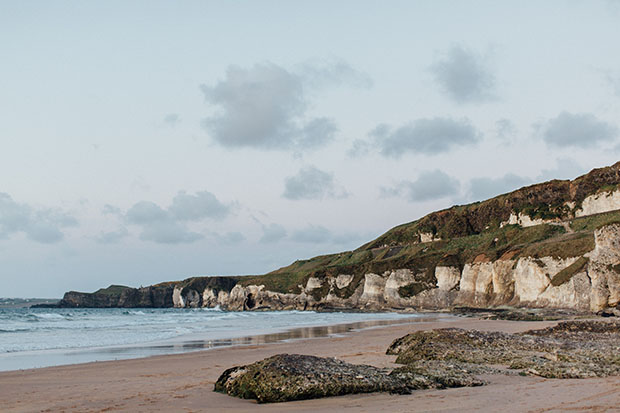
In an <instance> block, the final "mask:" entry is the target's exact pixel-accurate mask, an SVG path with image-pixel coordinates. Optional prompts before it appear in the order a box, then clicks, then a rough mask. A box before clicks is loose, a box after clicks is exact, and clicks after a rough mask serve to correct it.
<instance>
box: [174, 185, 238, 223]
mask: <svg viewBox="0 0 620 413" xmlns="http://www.w3.org/2000/svg"><path fill="white" fill-rule="evenodd" d="M168 210H169V211H170V213H172V215H174V216H175V217H176V218H177V219H179V220H181V221H197V220H200V219H203V218H212V219H217V220H221V219H224V218H226V217H227V216H228V215H230V213H231V210H232V205H231V204H229V205H226V204H224V203H222V202H220V201H219V200H218V199H217V198H216V197H215V195H213V194H212V193H211V192H209V191H202V192H196V195H189V194H187V193H186V192H185V191H181V192H179V193H178V194H177V195H176V196H175V197H174V199H173V200H172V205H171V206H170V207H169V208H168Z"/></svg>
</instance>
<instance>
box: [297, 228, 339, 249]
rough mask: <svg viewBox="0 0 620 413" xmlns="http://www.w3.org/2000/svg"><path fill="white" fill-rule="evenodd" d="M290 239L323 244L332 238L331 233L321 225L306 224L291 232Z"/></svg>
mask: <svg viewBox="0 0 620 413" xmlns="http://www.w3.org/2000/svg"><path fill="white" fill-rule="evenodd" d="M291 239H292V240H293V241H295V242H301V243H308V244H323V243H327V242H330V241H331V240H332V233H331V231H330V230H328V229H327V228H325V227H323V226H321V225H308V226H307V227H306V228H303V229H298V230H296V231H295V232H293V234H292V235H291Z"/></svg>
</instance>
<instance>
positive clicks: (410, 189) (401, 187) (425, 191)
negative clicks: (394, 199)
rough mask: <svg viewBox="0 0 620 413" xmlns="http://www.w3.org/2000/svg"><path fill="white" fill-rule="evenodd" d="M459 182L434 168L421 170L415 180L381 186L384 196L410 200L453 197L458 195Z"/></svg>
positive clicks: (419, 200) (421, 200)
mask: <svg viewBox="0 0 620 413" xmlns="http://www.w3.org/2000/svg"><path fill="white" fill-rule="evenodd" d="M459 188H460V183H459V181H458V180H456V179H454V178H452V177H451V176H449V175H448V174H446V173H444V172H442V171H440V170H438V169H436V170H434V171H427V172H422V173H421V174H420V176H419V177H418V178H417V179H416V180H415V181H402V182H400V183H399V184H397V185H395V186H392V187H382V188H381V194H382V196H384V197H389V196H400V197H404V198H405V199H407V200H408V201H410V202H423V201H431V200H435V199H441V198H454V197H455V196H457V195H458V193H459Z"/></svg>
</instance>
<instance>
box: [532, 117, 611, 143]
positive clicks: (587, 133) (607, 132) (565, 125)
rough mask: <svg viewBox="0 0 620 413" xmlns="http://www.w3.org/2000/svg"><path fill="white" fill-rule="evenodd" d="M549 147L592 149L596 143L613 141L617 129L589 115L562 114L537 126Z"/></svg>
mask: <svg viewBox="0 0 620 413" xmlns="http://www.w3.org/2000/svg"><path fill="white" fill-rule="evenodd" d="M537 126H538V127H540V128H541V130H542V138H543V140H544V141H545V143H547V145H549V146H554V147H559V148H565V147H571V146H572V147H577V148H584V149H587V148H592V147H593V146H595V145H596V144H598V143H602V142H609V141H613V140H614V139H615V138H616V137H617V136H618V128H617V127H616V126H615V125H613V124H611V123H607V122H605V121H602V120H599V119H598V118H597V117H596V116H594V115H593V114H591V113H569V112H562V113H560V114H559V115H558V116H557V117H556V118H553V119H550V120H548V121H547V122H545V123H542V124H540V125H537Z"/></svg>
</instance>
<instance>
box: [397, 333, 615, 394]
mask: <svg viewBox="0 0 620 413" xmlns="http://www.w3.org/2000/svg"><path fill="white" fill-rule="evenodd" d="M619 347H620V322H616V321H614V322H606V321H567V322H561V323H559V324H558V325H556V326H554V327H549V328H545V329H542V330H530V331H526V332H524V333H521V334H508V333H500V332H483V331H475V330H462V329H456V328H452V329H440V330H431V331H417V332H415V333H412V334H408V335H406V336H404V337H401V338H399V339H397V340H395V341H394V342H393V343H392V344H391V345H390V347H389V348H388V351H387V354H396V355H397V356H398V357H397V358H396V362H397V363H401V364H406V365H407V366H415V365H416V364H418V363H428V362H429V361H434V362H442V363H456V364H463V363H464V364H466V365H467V364H469V365H471V364H474V365H481V366H483V367H490V366H491V365H493V366H495V365H504V366H506V367H508V368H509V369H512V370H520V373H521V374H524V375H536V376H541V377H546V378H586V377H606V376H612V375H613V376H617V375H620V359H619V358H618V357H617V356H616V353H617V349H618V348H619ZM407 368H411V367H407ZM405 370H406V368H405ZM456 372H457V373H458V370H457V371H456ZM454 373H455V371H454V370H453V371H450V372H448V373H447V374H444V377H447V378H450V377H453V376H455V374H454ZM456 377H457V378H458V377H459V376H458V374H457V375H456ZM461 383H463V384H464V383H466V382H464V381H461Z"/></svg>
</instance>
